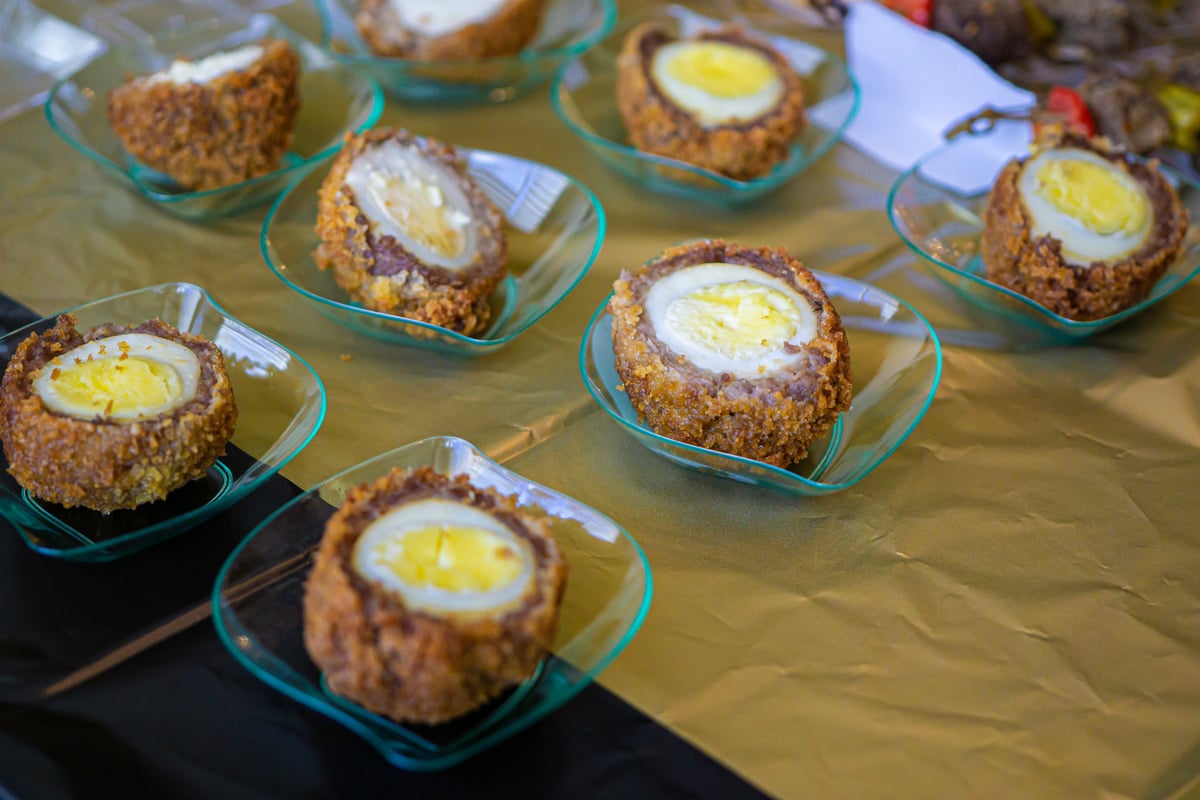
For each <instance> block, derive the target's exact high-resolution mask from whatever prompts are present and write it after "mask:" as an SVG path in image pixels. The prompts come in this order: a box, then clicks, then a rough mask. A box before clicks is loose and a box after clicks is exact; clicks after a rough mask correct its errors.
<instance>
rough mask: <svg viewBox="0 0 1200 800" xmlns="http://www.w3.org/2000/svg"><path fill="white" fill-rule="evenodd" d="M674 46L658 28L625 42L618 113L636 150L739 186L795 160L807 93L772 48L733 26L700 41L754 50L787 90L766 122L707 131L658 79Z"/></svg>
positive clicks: (639, 30) (650, 25) (643, 29)
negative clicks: (662, 59) (660, 53)
mask: <svg viewBox="0 0 1200 800" xmlns="http://www.w3.org/2000/svg"><path fill="white" fill-rule="evenodd" d="M671 41H673V39H672V37H671V35H670V34H669V33H668V32H667V31H666V30H664V29H663V28H662V27H661V26H660V25H659V24H658V23H656V22H645V23H643V24H641V25H639V26H637V27H636V28H634V29H633V30H632V31H630V32H629V35H628V36H627V37H626V38H625V43H624V46H623V47H622V48H621V54H620V55H619V56H618V57H617V107H618V109H619V110H620V112H621V118H622V119H623V120H624V122H625V129H626V131H627V132H628V134H629V140H630V142H632V143H633V146H634V147H636V148H637V149H639V150H643V151H645V152H647V153H654V154H655V155H660V156H666V157H668V158H674V159H677V160H679V161H686V162H687V163H689V164H695V165H696V166H699V167H704V168H705V169H710V170H712V171H713V172H718V173H720V174H722V175H725V176H728V177H730V178H733V179H735V180H741V181H745V180H751V179H753V178H757V177H760V176H762V175H765V174H767V173H768V172H770V171H771V168H772V167H774V166H775V165H776V164H778V163H779V162H780V161H783V160H784V159H786V158H787V157H788V153H789V151H790V149H791V146H792V141H793V140H794V139H795V138H796V135H797V134H798V133H799V132H800V131H801V130H802V129H803V128H804V126H805V116H804V85H803V84H802V83H801V82H800V77H799V76H798V75H797V74H796V72H795V70H793V69H792V66H791V64H789V63H788V61H787V59H785V58H784V57H783V56H782V55H780V54H779V53H778V51H776V50H775V49H774V48H772V47H771V46H770V45H768V44H766V43H764V42H761V41H759V40H758V39H754V38H751V37H749V36H747V35H746V34H745V33H744V32H743V31H742V29H741V28H739V27H737V26H735V25H726V26H723V27H721V28H719V29H717V30H715V31H709V32H706V33H702V34H700V35H699V36H697V37H696V38H695V41H719V42H728V43H730V44H735V45H739V46H742V47H748V48H753V49H755V50H758V51H759V52H761V53H762V54H763V55H764V56H766V57H767V58H768V59H769V60H770V61H771V63H772V65H773V66H774V68H775V71H776V72H777V73H778V75H779V77H780V79H781V80H782V81H783V84H784V91H783V96H782V98H781V99H780V101H779V102H778V103H777V104H776V105H775V107H774V108H772V109H771V110H770V111H768V112H767V113H766V114H764V115H762V116H761V117H759V118H757V119H754V120H749V121H747V122H739V123H736V124H732V125H717V126H706V125H703V124H702V123H701V122H699V121H698V120H697V119H696V118H695V117H693V116H692V115H691V114H689V113H688V112H687V111H685V110H684V109H681V108H680V107H679V106H677V105H675V104H674V103H673V102H671V100H670V98H668V97H667V96H666V94H665V93H664V92H663V91H662V90H661V89H660V88H659V87H658V85H657V84H656V83H655V81H654V78H653V77H652V74H651V65H652V63H653V59H654V54H655V52H656V51H657V50H658V49H659V48H660V47H662V46H663V45H665V44H668V43H670V42H671Z"/></svg>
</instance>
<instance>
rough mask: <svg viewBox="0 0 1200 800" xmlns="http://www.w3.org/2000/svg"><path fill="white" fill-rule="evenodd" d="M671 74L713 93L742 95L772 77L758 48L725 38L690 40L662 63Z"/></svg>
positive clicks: (770, 68) (752, 91)
mask: <svg viewBox="0 0 1200 800" xmlns="http://www.w3.org/2000/svg"><path fill="white" fill-rule="evenodd" d="M665 66H666V70H667V74H669V75H670V76H671V77H672V78H674V79H675V80H677V81H679V82H680V83H685V84H688V85H691V86H695V87H696V88H698V89H702V90H704V91H705V92H708V93H709V94H711V95H714V96H716V97H744V96H745V95H752V94H756V93H757V92H760V91H762V90H763V89H764V88H766V86H767V85H768V84H769V83H770V82H771V81H772V80H773V79H774V78H775V68H774V66H773V65H772V64H771V61H770V59H768V58H767V57H766V56H765V55H763V54H762V53H761V52H759V51H758V50H755V49H753V48H749V47H739V46H738V45H734V44H729V43H727V42H691V43H688V44H687V45H686V46H684V47H680V48H679V49H678V50H676V52H675V53H673V54H672V55H671V56H670V59H669V61H668V62H667V63H666V65H665Z"/></svg>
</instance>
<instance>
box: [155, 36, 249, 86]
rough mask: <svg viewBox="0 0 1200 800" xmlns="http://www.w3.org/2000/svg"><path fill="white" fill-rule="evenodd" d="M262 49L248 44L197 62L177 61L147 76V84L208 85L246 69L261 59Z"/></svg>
mask: <svg viewBox="0 0 1200 800" xmlns="http://www.w3.org/2000/svg"><path fill="white" fill-rule="evenodd" d="M262 55H263V49H262V47H261V46H260V45H257V44H248V45H246V46H245V47H239V48H237V49H236V50H226V51H224V52H220V53H213V54H212V55H210V56H206V57H204V58H201V59H199V60H197V61H182V60H177V61H173V62H171V66H169V67H168V68H166V69H164V70H162V71H161V72H156V73H154V74H153V75H149V76H147V77H146V78H145V79H144V80H145V82H146V83H148V84H154V83H173V84H175V85H177V86H182V85H183V84H186V83H208V82H210V81H212V80H214V79H216V78H219V77H221V76H222V75H227V74H228V73H230V72H239V71H241V70H244V69H246V68H247V67H249V66H250V65H252V64H253V63H254V62H256V61H258V60H259V59H260V58H262Z"/></svg>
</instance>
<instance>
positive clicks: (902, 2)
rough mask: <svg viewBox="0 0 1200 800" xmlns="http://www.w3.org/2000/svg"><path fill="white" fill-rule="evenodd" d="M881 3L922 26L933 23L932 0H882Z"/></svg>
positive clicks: (926, 26)
mask: <svg viewBox="0 0 1200 800" xmlns="http://www.w3.org/2000/svg"><path fill="white" fill-rule="evenodd" d="M883 4H884V6H886V7H887V8H890V9H891V10H892V11H895V12H896V13H897V14H899V15H900V16H902V17H904V18H905V19H907V20H909V21H910V22H915V23H916V24H918V25H920V26H921V27H922V28H928V27H929V26H930V25H932V24H933V0H883Z"/></svg>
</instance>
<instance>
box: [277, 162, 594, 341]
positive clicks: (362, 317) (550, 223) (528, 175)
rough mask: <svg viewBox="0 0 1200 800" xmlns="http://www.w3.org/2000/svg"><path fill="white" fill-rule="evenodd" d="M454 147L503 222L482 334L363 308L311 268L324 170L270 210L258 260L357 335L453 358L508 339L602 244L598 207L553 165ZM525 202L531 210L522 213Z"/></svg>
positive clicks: (550, 303) (578, 274) (569, 284)
mask: <svg viewBox="0 0 1200 800" xmlns="http://www.w3.org/2000/svg"><path fill="white" fill-rule="evenodd" d="M457 150H458V153H459V156H460V157H461V159H462V160H463V162H464V163H465V165H466V170H467V173H468V174H469V175H470V176H471V177H472V178H474V179H475V181H476V183H477V184H478V185H479V188H480V189H481V190H482V191H483V192H484V194H486V195H488V196H489V197H490V198H491V199H492V200H493V201H494V202H495V203H496V206H497V207H498V208H499V209H500V210H501V211H502V212H504V215H505V219H506V220H508V222H509V224H508V225H506V226H505V236H506V237H507V240H508V278H507V279H506V280H505V281H504V282H502V283H501V284H500V286H499V287H498V288H497V289H496V290H495V292H493V294H492V297H491V305H492V323H491V325H490V326H489V327H488V329H487V330H485V331H484V332H483V333H482V334H480V335H478V336H464V335H463V334H461V333H458V332H457V331H452V330H448V329H446V328H442V327H439V326H437V325H431V324H429V323H427V322H418V321H416V320H411V319H406V318H404V317H400V316H396V315H395V314H387V313H384V312H382V311H373V310H371V309H368V308H364V307H363V306H361V305H360V304H358V303H357V302H354V301H352V300H351V299H350V297H349V296H348V295H347V294H346V293H345V292H344V291H343V290H342V288H341V287H340V286H338V285H337V282H336V281H335V280H334V278H333V273H332V271H330V270H322V269H320V268H319V267H318V266H317V262H316V261H315V260H314V259H313V251H314V250H316V248H317V245H318V244H320V241H321V240H320V238H319V237H318V236H317V234H316V232H315V230H314V229H313V226H314V225H316V222H317V190H318V189H319V188H320V186H321V182H322V181H324V180H325V174H326V173H325V170H317V171H314V172H310V173H309V174H307V175H305V176H304V177H302V178H300V179H299V180H298V181H297V182H296V183H295V184H293V185H292V186H290V187H289V188H288V190H287V191H286V192H285V193H284V194H283V195H282V196H281V197H280V198H279V199H278V200H277V201H276V202H275V205H274V206H272V207H271V211H270V213H268V214H267V219H266V221H265V222H264V223H263V229H262V238H261V242H260V244H261V250H262V255H263V258H264V259H265V260H266V262H267V265H268V266H269V267H270V268H271V270H272V271H273V272H274V273H275V275H276V277H278V278H279V279H280V280H281V281H283V282H284V284H286V285H287V286H288V287H289V288H290V289H292V290H294V291H296V292H298V293H299V294H300V295H301V296H302V297H304V298H306V299H308V300H310V301H312V302H313V303H314V304H315V305H316V308H317V310H318V311H320V312H321V313H322V314H324V315H325V316H327V317H329V318H330V319H333V320H335V321H336V322H338V323H341V324H342V325H345V326H346V327H348V328H350V329H351V330H354V331H357V332H359V333H362V334H366V335H367V336H373V337H375V338H378V339H383V340H385V341H389V342H393V343H395V344H401V345H406V346H410V347H418V348H422V349H425V350H433V351H436V352H442V353H449V354H452V355H459V356H478V355H484V354H487V353H492V352H495V351H496V350H499V349H500V348H502V347H504V346H505V345H507V344H509V343H510V342H512V341H513V340H514V339H516V338H517V337H518V336H520V335H521V334H522V333H524V332H525V331H527V330H529V329H530V328H531V327H533V325H534V324H536V323H537V322H538V320H540V319H541V318H542V317H544V316H545V315H546V314H547V313H549V311H550V310H551V309H552V308H554V307H555V306H556V305H558V304H559V303H560V302H561V301H562V299H563V298H564V297H566V296H567V294H568V293H569V292H570V291H571V290H572V289H574V288H575V286H576V284H578V283H579V281H580V280H582V279H583V276H584V275H585V274H587V271H588V270H589V269H590V268H591V266H592V264H593V263H594V262H595V260H596V256H597V255H599V253H600V247H601V245H602V244H603V242H604V232H605V216H604V209H603V208H602V207H601V206H600V201H599V200H597V199H596V196H595V195H594V194H593V193H592V191H591V190H590V189H588V188H587V187H586V186H584V185H583V184H582V183H580V182H579V181H577V180H575V179H574V178H572V177H570V176H569V175H565V174H563V173H561V172H559V171H558V170H555V169H552V168H550V167H547V166H545V165H543V164H538V163H537V162H534V161H527V160H525V159H523V158H516V157H514V156H508V155H504V154H502V153H491V152H488V151H486V150H471V149H468V148H465V147H459V148H457ZM531 197H533V198H542V199H541V200H532V201H531V200H530V198H531ZM547 197H552V198H553V199H552V200H550V201H546V200H545V198H547ZM535 206H536V208H537V213H531V212H532V211H533V209H534V207H535ZM514 220H516V221H518V222H520V223H521V224H520V225H519V226H518V225H516V224H513V221H514Z"/></svg>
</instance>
